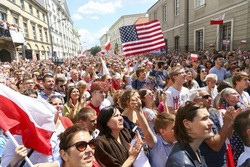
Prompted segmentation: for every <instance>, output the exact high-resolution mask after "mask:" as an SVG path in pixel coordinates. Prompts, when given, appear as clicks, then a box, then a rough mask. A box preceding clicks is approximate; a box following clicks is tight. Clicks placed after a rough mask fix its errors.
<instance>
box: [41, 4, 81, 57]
mask: <svg viewBox="0 0 250 167" xmlns="http://www.w3.org/2000/svg"><path fill="white" fill-rule="evenodd" d="M44 3H45V7H46V9H47V10H48V23H49V30H50V34H51V41H52V42H51V48H52V49H51V53H53V54H51V56H52V55H53V58H57V59H67V58H73V57H74V56H76V55H77V54H78V53H79V50H81V45H80V39H79V38H80V36H79V34H78V32H77V31H75V30H74V28H73V21H72V20H71V18H70V14H69V10H68V6H67V3H66V0H61V1H58V0H45V1H44Z"/></svg>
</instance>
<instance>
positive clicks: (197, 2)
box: [195, 0, 205, 8]
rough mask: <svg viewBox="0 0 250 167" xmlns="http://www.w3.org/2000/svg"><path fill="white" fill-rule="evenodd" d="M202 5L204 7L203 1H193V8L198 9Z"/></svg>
mask: <svg viewBox="0 0 250 167" xmlns="http://www.w3.org/2000/svg"><path fill="white" fill-rule="evenodd" d="M202 5H205V0H195V7H196V8H198V7H200V6H202Z"/></svg>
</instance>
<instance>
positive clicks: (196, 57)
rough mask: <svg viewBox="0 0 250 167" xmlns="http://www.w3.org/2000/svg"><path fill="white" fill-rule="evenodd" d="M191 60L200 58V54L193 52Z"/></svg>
mask: <svg viewBox="0 0 250 167" xmlns="http://www.w3.org/2000/svg"><path fill="white" fill-rule="evenodd" d="M190 58H191V60H194V61H195V60H198V55H197V54H193V53H191V57H190Z"/></svg>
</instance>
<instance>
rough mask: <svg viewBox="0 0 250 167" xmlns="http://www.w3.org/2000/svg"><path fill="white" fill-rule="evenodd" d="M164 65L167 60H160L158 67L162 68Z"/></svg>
mask: <svg viewBox="0 0 250 167" xmlns="http://www.w3.org/2000/svg"><path fill="white" fill-rule="evenodd" d="M164 65H165V62H163V61H159V62H158V63H157V66H158V68H161V67H162V66H164Z"/></svg>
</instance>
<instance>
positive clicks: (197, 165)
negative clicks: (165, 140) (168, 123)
mask: <svg viewBox="0 0 250 167" xmlns="http://www.w3.org/2000/svg"><path fill="white" fill-rule="evenodd" d="M212 125H213V122H212V121H211V120H210V119H209V112H208V111H207V109H206V108H205V106H204V105H203V104H202V103H192V102H188V103H187V104H186V105H185V106H182V107H180V108H179V109H178V111H177V114H176V118H175V125H174V134H175V138H176V140H177V143H176V144H175V145H174V147H173V149H172V151H171V153H170V155H169V157H168V160H167V164H166V167H172V166H193V167H206V166H207V165H206V162H205V159H204V157H202V156H201V154H200V151H199V146H200V145H201V143H202V142H203V141H204V140H205V139H207V138H209V137H212V136H213V135H214V134H213V131H212Z"/></svg>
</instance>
